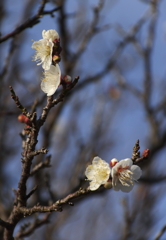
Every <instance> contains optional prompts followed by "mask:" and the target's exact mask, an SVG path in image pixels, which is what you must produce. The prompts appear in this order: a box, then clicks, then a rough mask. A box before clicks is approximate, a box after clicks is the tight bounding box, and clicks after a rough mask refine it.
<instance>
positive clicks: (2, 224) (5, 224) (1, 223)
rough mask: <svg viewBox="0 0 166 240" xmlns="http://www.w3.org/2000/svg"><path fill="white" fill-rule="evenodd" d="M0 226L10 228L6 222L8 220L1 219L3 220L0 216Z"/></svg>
mask: <svg viewBox="0 0 166 240" xmlns="http://www.w3.org/2000/svg"><path fill="white" fill-rule="evenodd" d="M0 226H2V227H4V228H6V229H10V227H11V224H10V223H8V222H5V221H3V220H2V219H1V218H0Z"/></svg>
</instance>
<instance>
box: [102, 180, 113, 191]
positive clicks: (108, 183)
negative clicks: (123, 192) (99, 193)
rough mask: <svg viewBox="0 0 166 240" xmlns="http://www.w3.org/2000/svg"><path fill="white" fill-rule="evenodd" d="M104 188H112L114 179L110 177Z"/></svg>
mask: <svg viewBox="0 0 166 240" xmlns="http://www.w3.org/2000/svg"><path fill="white" fill-rule="evenodd" d="M104 188H106V189H110V188H112V181H111V180H110V179H109V180H108V181H107V182H106V183H105V184H104Z"/></svg>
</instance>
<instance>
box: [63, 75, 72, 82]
mask: <svg viewBox="0 0 166 240" xmlns="http://www.w3.org/2000/svg"><path fill="white" fill-rule="evenodd" d="M63 80H64V82H65V83H67V84H69V83H71V82H72V78H71V77H70V76H69V75H66V76H64V78H63Z"/></svg>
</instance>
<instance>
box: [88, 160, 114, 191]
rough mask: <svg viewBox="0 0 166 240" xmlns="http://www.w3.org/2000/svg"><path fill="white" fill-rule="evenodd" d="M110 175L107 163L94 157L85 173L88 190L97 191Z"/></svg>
mask: <svg viewBox="0 0 166 240" xmlns="http://www.w3.org/2000/svg"><path fill="white" fill-rule="evenodd" d="M110 173H111V168H110V166H109V164H108V163H107V162H105V161H104V160H102V159H101V158H99V157H95V158H94V159H93V161H92V165H89V166H88V167H87V169H86V171H85V175H86V177H87V180H89V181H90V183H89V184H90V186H89V189H90V190H91V191H94V190H96V189H98V188H99V187H100V186H101V185H102V184H105V183H106V182H107V181H108V179H109V177H110Z"/></svg>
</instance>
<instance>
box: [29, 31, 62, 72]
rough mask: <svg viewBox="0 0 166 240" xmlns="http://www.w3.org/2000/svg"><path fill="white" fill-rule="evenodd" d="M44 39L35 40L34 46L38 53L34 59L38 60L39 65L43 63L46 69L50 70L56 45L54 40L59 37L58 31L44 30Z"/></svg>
mask: <svg viewBox="0 0 166 240" xmlns="http://www.w3.org/2000/svg"><path fill="white" fill-rule="evenodd" d="M42 36H43V39H40V40H39V41H35V42H34V43H33V44H32V48H33V49H36V54H35V55H34V58H33V59H34V61H36V62H38V63H37V65H40V64H42V67H43V69H44V70H49V69H50V66H51V64H52V52H53V47H54V42H53V41H54V40H55V39H59V35H58V33H57V31H55V30H53V29H51V30H48V31H46V30H43V31H42Z"/></svg>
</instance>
